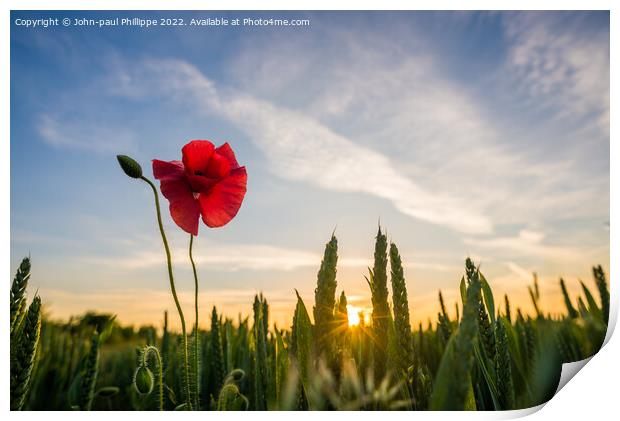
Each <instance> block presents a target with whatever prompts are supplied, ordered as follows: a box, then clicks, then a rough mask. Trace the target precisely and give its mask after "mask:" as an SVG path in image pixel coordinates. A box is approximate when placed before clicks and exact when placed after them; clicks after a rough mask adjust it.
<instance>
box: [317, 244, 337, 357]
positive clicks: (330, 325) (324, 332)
mask: <svg viewBox="0 0 620 421" xmlns="http://www.w3.org/2000/svg"><path fill="white" fill-rule="evenodd" d="M337 262H338V240H336V237H335V236H334V235H332V238H331V240H330V241H329V242H328V243H327V244H326V245H325V253H324V255H323V261H322V262H321V268H320V269H319V273H318V275H317V285H316V289H315V290H314V301H315V305H314V325H315V340H316V352H317V354H318V355H323V356H326V357H330V356H331V355H332V352H333V349H332V348H333V347H332V343H331V338H332V337H333V336H334V333H333V330H334V306H335V305H336V265H337Z"/></svg>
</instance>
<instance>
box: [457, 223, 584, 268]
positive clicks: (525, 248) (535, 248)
mask: <svg viewBox="0 0 620 421" xmlns="http://www.w3.org/2000/svg"><path fill="white" fill-rule="evenodd" d="M544 239H545V234H544V233H542V232H538V231H532V230H526V229H524V230H521V231H519V233H518V234H517V235H516V236H512V237H510V236H506V237H494V238H487V239H480V238H465V239H464V240H463V241H464V243H465V244H468V245H472V246H476V247H480V248H482V249H486V250H489V249H493V250H496V251H501V252H510V253H516V254H518V255H519V256H531V257H537V258H541V259H556V260H566V259H575V258H577V257H579V256H581V255H582V252H583V251H582V250H579V249H578V248H572V247H564V246H557V245H550V244H545V242H544ZM513 268H514V266H513Z"/></svg>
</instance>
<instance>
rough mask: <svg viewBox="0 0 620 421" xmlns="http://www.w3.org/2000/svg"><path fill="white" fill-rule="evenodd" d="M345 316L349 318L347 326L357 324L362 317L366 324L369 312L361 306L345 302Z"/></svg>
mask: <svg viewBox="0 0 620 421" xmlns="http://www.w3.org/2000/svg"><path fill="white" fill-rule="evenodd" d="M347 317H348V318H349V326H357V325H359V324H360V321H361V320H362V319H363V320H364V323H365V324H368V322H369V319H370V314H369V313H368V312H367V311H366V310H365V309H364V308H362V307H358V306H354V305H352V304H347Z"/></svg>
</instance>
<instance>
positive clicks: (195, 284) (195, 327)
mask: <svg viewBox="0 0 620 421" xmlns="http://www.w3.org/2000/svg"><path fill="white" fill-rule="evenodd" d="M193 245H194V235H193V234H190V235H189V260H190V262H192V271H193V272H194V310H195V313H196V323H195V324H194V370H196V372H195V380H196V390H195V394H194V396H195V399H196V406H198V384H199V383H198V382H199V377H198V376H199V368H198V354H199V352H198V274H197V273H196V264H195V263H194V256H193V254H192V249H193Z"/></svg>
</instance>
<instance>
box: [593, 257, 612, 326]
mask: <svg viewBox="0 0 620 421" xmlns="http://www.w3.org/2000/svg"><path fill="white" fill-rule="evenodd" d="M592 272H593V274H594V280H595V281H596V287H597V288H598V292H599V295H600V296H601V306H602V311H603V321H604V322H605V324H607V323H608V322H609V289H607V280H606V278H605V272H604V271H603V267H602V266H601V265H598V266H595V267H594V268H592Z"/></svg>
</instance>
